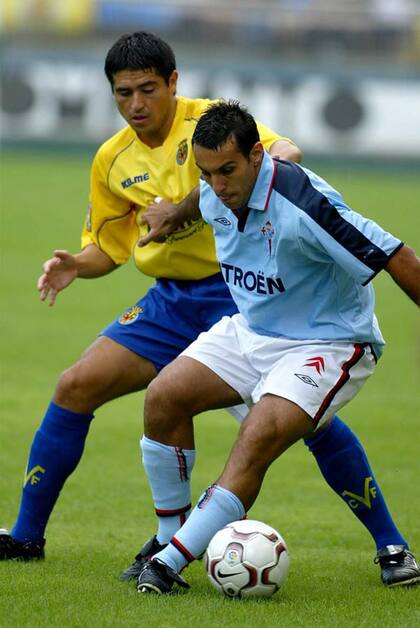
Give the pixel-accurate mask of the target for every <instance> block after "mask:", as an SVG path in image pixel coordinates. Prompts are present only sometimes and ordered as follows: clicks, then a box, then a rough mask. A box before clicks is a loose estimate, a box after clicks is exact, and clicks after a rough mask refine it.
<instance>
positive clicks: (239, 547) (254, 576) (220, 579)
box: [204, 519, 290, 597]
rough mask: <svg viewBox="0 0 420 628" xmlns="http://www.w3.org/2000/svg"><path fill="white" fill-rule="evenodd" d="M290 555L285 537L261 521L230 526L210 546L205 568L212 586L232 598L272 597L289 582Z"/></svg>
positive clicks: (237, 523) (218, 533)
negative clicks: (285, 582)
mask: <svg viewBox="0 0 420 628" xmlns="http://www.w3.org/2000/svg"><path fill="white" fill-rule="evenodd" d="M289 562H290V559H289V552H288V550H287V545H286V543H285V541H284V539H283V538H282V536H281V535H280V534H279V533H278V532H277V530H275V529H274V528H272V527H271V526H269V525H267V524H265V523H262V522H261V521H253V520H251V519H244V520H242V521H234V522H233V523H229V524H228V525H227V526H226V527H224V528H223V529H222V530H219V532H217V533H216V534H215V535H214V537H213V538H212V540H211V541H210V543H209V546H208V548H207V551H206V553H205V556H204V564H205V567H206V570H207V575H208V577H209V580H210V582H211V583H212V585H213V586H214V587H215V588H216V589H217V590H218V591H219V592H220V593H223V594H224V595H227V596H228V597H269V596H271V595H273V593H275V592H276V591H278V589H279V588H280V587H281V585H282V584H283V583H284V581H285V580H286V577H287V574H288V571H289Z"/></svg>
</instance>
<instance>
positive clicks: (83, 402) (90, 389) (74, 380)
mask: <svg viewBox="0 0 420 628" xmlns="http://www.w3.org/2000/svg"><path fill="white" fill-rule="evenodd" d="M96 395H97V386H96V385H95V382H94V381H93V379H92V377H89V375H88V374H86V373H85V372H84V369H82V367H81V365H80V362H76V364H74V365H73V366H71V367H70V368H68V369H66V370H65V371H63V373H62V374H61V376H60V378H59V380H58V383H57V387H56V390H55V395H54V400H55V402H56V403H57V404H58V405H62V406H64V407H67V408H71V409H72V410H74V411H75V412H92V411H93V410H94V409H96V407H97V406H96Z"/></svg>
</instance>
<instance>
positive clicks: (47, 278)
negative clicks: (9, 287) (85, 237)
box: [37, 250, 77, 305]
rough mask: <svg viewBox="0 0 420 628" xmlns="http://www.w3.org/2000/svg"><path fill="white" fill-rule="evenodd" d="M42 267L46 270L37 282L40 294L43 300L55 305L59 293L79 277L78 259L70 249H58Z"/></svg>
mask: <svg viewBox="0 0 420 628" xmlns="http://www.w3.org/2000/svg"><path fill="white" fill-rule="evenodd" d="M42 268H43V271H44V272H43V274H42V275H41V277H40V278H39V279H38V283H37V288H38V292H39V296H40V299H41V301H45V300H47V301H48V304H49V305H54V303H55V300H56V298H57V294H58V293H59V292H60V291H61V290H64V288H67V286H68V285H70V284H71V282H72V281H74V279H76V277H77V264H76V260H75V258H74V256H73V255H72V254H71V253H69V252H68V251H61V250H57V251H54V257H52V258H51V259H49V260H47V261H46V262H45V263H44V265H43V267H42Z"/></svg>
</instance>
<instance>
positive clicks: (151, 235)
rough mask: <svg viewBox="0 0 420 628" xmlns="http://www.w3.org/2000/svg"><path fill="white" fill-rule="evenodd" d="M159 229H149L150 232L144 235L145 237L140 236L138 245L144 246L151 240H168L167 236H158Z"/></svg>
mask: <svg viewBox="0 0 420 628" xmlns="http://www.w3.org/2000/svg"><path fill="white" fill-rule="evenodd" d="M157 233H158V232H157V230H156V229H151V230H150V231H149V233H148V234H147V235H145V236H143V238H140V240H138V242H137V246H139V247H142V246H146V244H149V242H160V243H162V242H165V240H166V236H163V235H161V236H158V235H157Z"/></svg>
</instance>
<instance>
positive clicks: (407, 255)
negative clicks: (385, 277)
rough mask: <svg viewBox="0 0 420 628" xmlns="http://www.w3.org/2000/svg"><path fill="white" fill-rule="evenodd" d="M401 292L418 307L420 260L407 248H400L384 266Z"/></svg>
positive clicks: (419, 300) (419, 298)
mask: <svg viewBox="0 0 420 628" xmlns="http://www.w3.org/2000/svg"><path fill="white" fill-rule="evenodd" d="M385 270H386V271H387V272H388V273H389V274H390V275H391V277H392V278H393V280H394V281H395V283H396V284H398V285H399V287H400V288H401V290H404V292H405V293H406V294H408V296H409V297H410V299H412V300H413V301H414V303H416V304H417V305H419V306H420V258H418V257H417V255H416V254H415V252H414V251H413V249H411V248H410V247H409V246H406V245H405V244H404V246H402V247H401V248H400V250H399V251H397V252H396V253H395V255H393V256H392V257H391V259H390V260H389V262H388V263H387V265H386V266H385Z"/></svg>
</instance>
